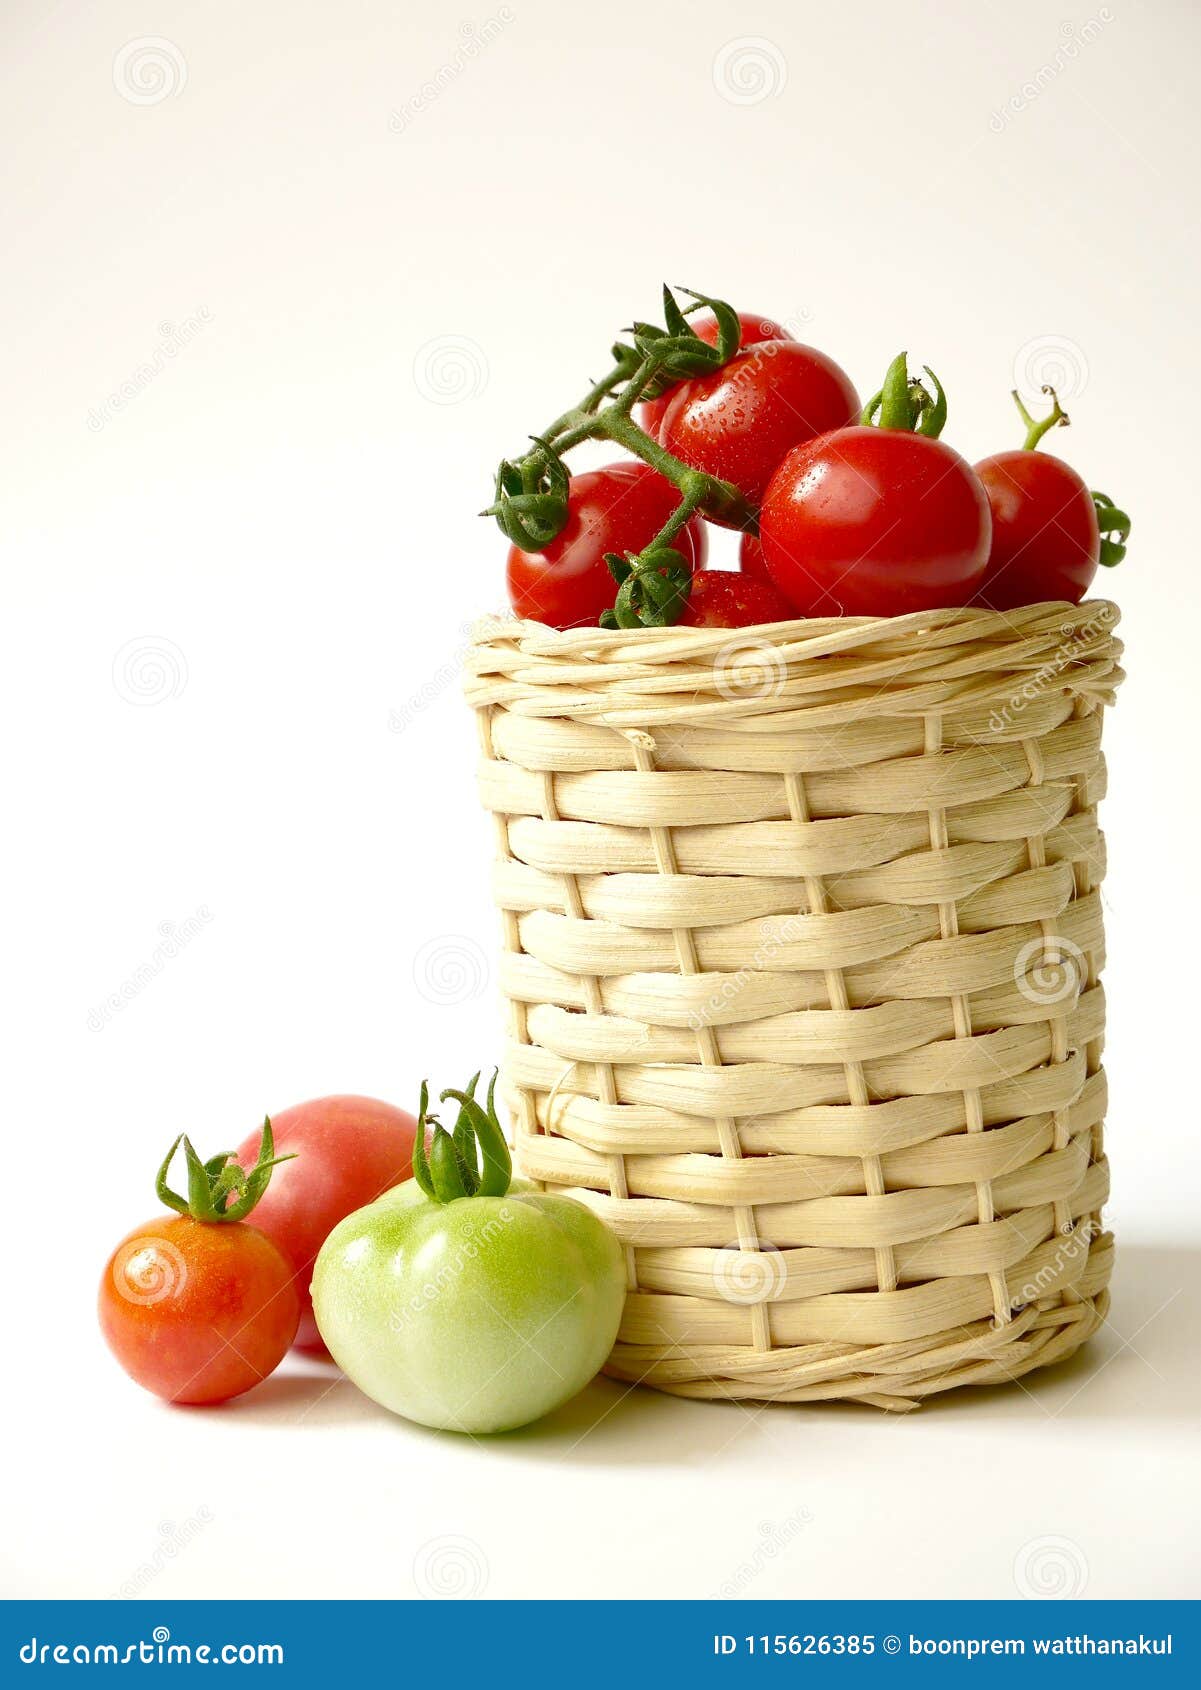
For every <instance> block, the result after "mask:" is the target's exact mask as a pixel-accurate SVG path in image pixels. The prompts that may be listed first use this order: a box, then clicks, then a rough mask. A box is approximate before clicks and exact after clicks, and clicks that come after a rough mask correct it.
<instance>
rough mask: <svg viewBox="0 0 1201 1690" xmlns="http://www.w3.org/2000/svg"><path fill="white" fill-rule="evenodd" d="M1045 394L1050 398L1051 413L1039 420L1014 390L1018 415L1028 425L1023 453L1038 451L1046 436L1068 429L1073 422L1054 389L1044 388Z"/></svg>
mask: <svg viewBox="0 0 1201 1690" xmlns="http://www.w3.org/2000/svg"><path fill="white" fill-rule="evenodd" d="M1043 392H1044V393H1045V394H1047V396H1048V397H1049V398H1050V401H1051V411H1050V414H1049V415H1048V416H1045V417H1042V418H1039V417H1033V416H1031V414H1030V412H1029V411H1028V410H1027V409H1026V407H1025V405H1024V404H1023V403H1022V396H1021V394H1020V393H1019V392H1018V390H1017V388H1016V387H1015V388H1014V389H1013V402H1014V404H1015V405H1016V406H1017V408H1018V415H1019V416H1020V417H1021V419H1022V421H1023V422H1024V423H1025V425H1026V438H1025V439H1024V440H1023V441H1022V450H1023V452H1033V451H1035V450H1037V447H1038V443H1039V441H1040V440H1041V439H1042V437H1043V435H1044V434H1046V433H1048V432H1049V430H1051V429H1053V428H1067V426H1068V424H1069V423H1070V422H1071V420H1072V419H1071V417H1069V416H1068V414H1067V412H1066V411H1064V410H1062V409H1061V408H1060V404H1059V395H1058V394H1057V393H1056V391H1055V389H1054V388H1053V387H1051V386H1046V387H1044V388H1043Z"/></svg>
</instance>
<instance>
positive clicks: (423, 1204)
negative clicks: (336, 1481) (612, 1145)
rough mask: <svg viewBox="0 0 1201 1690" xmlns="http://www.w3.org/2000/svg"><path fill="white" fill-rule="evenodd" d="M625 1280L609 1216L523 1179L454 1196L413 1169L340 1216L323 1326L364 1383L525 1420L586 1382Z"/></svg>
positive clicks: (338, 1356)
mask: <svg viewBox="0 0 1201 1690" xmlns="http://www.w3.org/2000/svg"><path fill="white" fill-rule="evenodd" d="M625 1290H626V1281H625V1262H624V1257H623V1255H622V1250H621V1246H620V1245H619V1244H618V1242H617V1240H616V1238H615V1237H614V1236H613V1234H612V1233H611V1232H610V1231H609V1229H608V1228H607V1227H606V1226H605V1225H604V1223H603V1222H602V1221H600V1220H598V1219H597V1217H596V1216H595V1215H594V1214H593V1213H592V1211H591V1210H590V1209H586V1208H585V1207H584V1205H583V1204H582V1203H576V1202H574V1201H573V1200H572V1199H571V1198H569V1197H558V1196H555V1195H553V1194H552V1193H549V1192H540V1191H535V1190H534V1189H533V1188H532V1187H531V1186H529V1185H527V1184H526V1183H525V1182H524V1181H521V1180H514V1182H513V1184H512V1186H511V1187H510V1189H509V1191H508V1192H507V1193H506V1194H505V1196H503V1197H463V1198H460V1199H458V1200H457V1201H455V1202H451V1203H437V1202H435V1201H433V1199H431V1198H428V1197H427V1196H426V1195H425V1193H424V1192H423V1191H422V1190H421V1188H420V1186H419V1185H418V1184H417V1182H416V1180H409V1181H407V1182H406V1184H404V1185H402V1186H399V1187H398V1188H397V1189H396V1190H395V1191H390V1192H389V1193H388V1194H387V1195H386V1196H385V1197H382V1198H381V1199H380V1200H379V1202H378V1203H372V1204H371V1205H369V1207H367V1208H366V1209H360V1210H359V1211H358V1213H357V1214H354V1215H350V1216H349V1217H348V1218H347V1219H346V1220H344V1221H343V1222H342V1223H341V1224H340V1225H339V1226H337V1227H335V1229H334V1231H333V1232H332V1233H331V1234H330V1236H329V1238H328V1239H327V1240H326V1242H325V1244H324V1246H323V1247H322V1250H321V1254H320V1255H319V1256H318V1258H317V1268H316V1272H315V1273H314V1275H313V1305H314V1308H315V1309H316V1311H317V1320H318V1323H319V1325H320V1327H321V1333H322V1336H323V1337H324V1339H325V1342H326V1344H327V1345H328V1346H329V1349H330V1353H331V1354H332V1355H333V1357H334V1360H335V1361H336V1362H337V1363H338V1365H339V1366H340V1367H341V1368H342V1370H343V1372H345V1373H346V1374H347V1376H348V1377H349V1378H350V1379H352V1380H353V1381H354V1383H355V1384H356V1385H357V1386H358V1387H359V1389H360V1390H361V1391H364V1392H365V1393H366V1394H367V1396H369V1397H371V1398H373V1399H374V1401H376V1402H378V1403H381V1404H382V1405H383V1406H384V1407H385V1408H389V1409H391V1410H392V1412H393V1413H394V1414H403V1415H404V1416H405V1417H406V1419H409V1420H416V1421H419V1422H420V1423H421V1424H422V1425H425V1426H436V1427H439V1428H441V1429H443V1430H447V1431H457V1432H471V1433H485V1432H499V1431H507V1430H510V1429H511V1428H512V1427H515V1426H524V1425H526V1424H528V1423H529V1422H530V1421H531V1420H537V1419H539V1418H540V1417H541V1416H542V1415H544V1414H548V1413H549V1412H550V1411H551V1410H552V1409H554V1408H557V1407H558V1406H559V1405H560V1404H561V1403H564V1402H566V1401H567V1400H568V1398H569V1397H573V1396H574V1395H575V1394H576V1392H577V1391H580V1390H582V1389H583V1387H584V1386H585V1385H586V1384H587V1383H588V1381H589V1380H590V1379H591V1378H593V1377H594V1376H595V1374H597V1373H598V1372H599V1371H600V1369H601V1367H602V1366H603V1365H604V1362H605V1359H606V1357H607V1356H608V1354H609V1351H610V1350H611V1349H612V1347H613V1342H614V1339H615V1338H616V1336H617V1328H618V1324H619V1323H620V1320H621V1313H622V1308H623V1306H624V1304H625Z"/></svg>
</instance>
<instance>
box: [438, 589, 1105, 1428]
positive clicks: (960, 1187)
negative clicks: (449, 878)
mask: <svg viewBox="0 0 1201 1690" xmlns="http://www.w3.org/2000/svg"><path fill="white" fill-rule="evenodd" d="M1116 623H1117V611H1116V609H1115V607H1114V606H1113V605H1111V604H1108V603H1106V602H1104V601H1091V602H1087V603H1085V604H1083V605H1079V606H1072V605H1064V604H1040V605H1032V606H1029V607H1027V608H1025V609H1023V610H1018V611H1014V612H1008V613H1004V614H998V613H994V612H989V611H979V610H946V611H936V612H931V613H926V614H922V615H912V616H905V617H897V618H890V619H883V620H875V619H872V620H860V619H854V620H852V619H844V620H841V621H806V622H792V623H781V624H778V625H772V626H770V627H762V628H756V629H749V630H739V631H737V632H732V631H730V630H707V629H706V630H685V629H680V628H666V629H661V630H640V631H638V632H636V633H633V634H631V633H621V632H614V633H603V632H600V631H598V630H594V629H587V630H582V631H578V632H571V633H558V632H555V631H553V630H549V629H547V628H545V627H542V626H541V625H539V624H536V623H528V622H527V623H523V622H514V621H507V622H505V621H499V620H494V621H489V622H486V623H484V624H482V625H481V626H480V627H479V628H477V629H476V631H475V634H474V637H473V642H472V646H471V648H470V653H469V657H468V664H467V667H468V678H467V695H468V699H469V702H470V703H471V704H472V705H473V706H474V708H475V710H476V712H477V715H478V721H479V729H480V736H481V742H482V750H483V761H482V767H481V774H480V784H481V792H482V797H483V802H484V804H485V806H486V807H487V809H489V810H490V811H491V812H492V814H493V816H494V818H495V825H496V835H497V844H498V848H499V860H498V863H497V870H496V882H495V891H496V900H497V903H498V904H499V907H500V910H501V911H502V915H503V934H504V938H503V944H504V949H503V953H502V957H501V985H502V991H503V995H504V998H505V1000H506V1004H507V1013H508V1018H509V1034H510V1038H509V1043H508V1046H507V1052H506V1055H505V1058H504V1061H503V1065H502V1088H503V1095H504V1096H505V1098H506V1102H507V1105H508V1107H509V1108H510V1109H511V1111H512V1115H513V1130H514V1135H515V1143H516V1150H517V1158H518V1164H519V1166H520V1167H521V1168H522V1170H523V1171H524V1172H525V1173H526V1174H527V1175H528V1176H529V1177H530V1178H532V1179H534V1180H535V1181H537V1182H539V1183H540V1184H542V1185H544V1186H546V1187H548V1188H551V1189H555V1190H559V1191H563V1192H565V1193H568V1194H570V1195H571V1196H573V1197H576V1198H579V1199H581V1200H582V1201H584V1202H586V1203H588V1204H589V1205H591V1206H592V1207H593V1208H594V1209H595V1210H596V1211H597V1212H598V1213H599V1214H600V1215H602V1216H603V1218H604V1219H605V1220H606V1221H607V1222H608V1223H609V1225H610V1226H611V1227H612V1228H613V1230H614V1231H615V1232H616V1234H617V1235H618V1237H619V1238H620V1239H621V1240H622V1241H623V1243H624V1245H625V1247H626V1257H627V1265H628V1277H629V1296H628V1300H627V1304H626V1310H625V1316H624V1320H623V1323H622V1327H621V1332H620V1334H619V1337H618V1341H617V1345H616V1347H615V1349H614V1351H613V1354H612V1357H611V1359H610V1362H609V1364H608V1371H609V1372H610V1373H611V1374H613V1375H615V1376H616V1377H618V1378H620V1379H626V1380H632V1381H641V1382H645V1383H647V1384H649V1385H654V1386H657V1387H659V1388H660V1389H663V1390H667V1391H673V1392H677V1393H680V1394H682V1395H685V1396H692V1397H723V1398H741V1399H748V1400H759V1401H765V1400H776V1401H786V1402H804V1401H810V1400H815V1399H830V1398H847V1399H854V1400H857V1401H860V1402H865V1403H871V1404H875V1405H877V1406H880V1407H883V1408H889V1409H906V1408H910V1407H913V1406H914V1405H915V1404H916V1403H917V1402H919V1401H920V1400H921V1399H922V1398H924V1397H926V1396H928V1395H930V1394H931V1393H933V1392H937V1391H945V1390H949V1389H951V1388H952V1387H955V1386H960V1385H966V1384H993V1383H996V1382H999V1381H1002V1380H1008V1379H1015V1378H1017V1377H1018V1376H1019V1375H1021V1374H1024V1373H1026V1372H1028V1371H1030V1370H1031V1369H1032V1368H1037V1367H1045V1366H1048V1365H1049V1364H1051V1363H1053V1362H1056V1361H1059V1360H1061V1359H1062V1358H1063V1357H1065V1356H1067V1355H1069V1354H1071V1352H1072V1351H1074V1350H1075V1349H1076V1348H1077V1347H1078V1346H1079V1345H1081V1344H1082V1343H1084V1341H1085V1340H1086V1339H1087V1338H1088V1337H1089V1336H1090V1334H1091V1333H1093V1332H1094V1331H1095V1330H1096V1328H1097V1327H1098V1325H1099V1324H1100V1322H1101V1321H1102V1320H1103V1318H1104V1316H1105V1311H1106V1308H1107V1305H1108V1292H1107V1284H1108V1280H1109V1276H1110V1267H1111V1262H1112V1254H1113V1250H1112V1238H1111V1236H1110V1235H1109V1234H1108V1233H1107V1232H1105V1231H1104V1230H1103V1229H1102V1225H1101V1218H1100V1215H1101V1208H1102V1204H1103V1203H1104V1201H1105V1198H1106V1195H1107V1191H1108V1169H1107V1164H1106V1160H1105V1156H1104V1151H1103V1146H1102V1121H1103V1118H1104V1114H1105V1074H1104V1071H1103V1069H1102V1066H1101V1053H1102V1042H1103V1032H1104V999H1103V995H1102V989H1101V986H1100V984H1099V981H1098V976H1099V973H1100V970H1101V965H1102V961H1103V933H1102V918H1101V901H1100V896H1099V892H1098V887H1099V884H1100V881H1101V878H1102V874H1103V872H1104V848H1103V842H1102V837H1101V834H1100V833H1099V831H1098V828H1097V812H1096V807H1097V802H1098V799H1099V798H1100V797H1101V795H1102V791H1103V787H1104V779H1105V775H1104V763H1103V760H1102V754H1101V747H1100V741H1101V721H1102V713H1103V707H1104V706H1105V705H1106V704H1109V703H1112V701H1113V697H1114V692H1115V689H1116V687H1117V685H1118V683H1119V681H1120V680H1121V678H1122V671H1121V669H1120V668H1119V666H1118V662H1119V657H1120V654H1121V646H1120V643H1119V642H1118V641H1117V640H1116V639H1115V637H1114V629H1115V626H1116Z"/></svg>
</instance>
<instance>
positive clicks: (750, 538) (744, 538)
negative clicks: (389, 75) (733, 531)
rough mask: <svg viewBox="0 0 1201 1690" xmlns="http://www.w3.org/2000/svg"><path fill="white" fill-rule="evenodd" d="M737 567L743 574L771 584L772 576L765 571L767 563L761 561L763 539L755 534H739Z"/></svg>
mask: <svg viewBox="0 0 1201 1690" xmlns="http://www.w3.org/2000/svg"><path fill="white" fill-rule="evenodd" d="M738 567H739V569H740V570H741V571H742V573H743V574H744V575H749V576H751V577H752V578H753V579H754V580H756V581H766V582H767V584H768V585H769V586H772V585H773V582H772V578H771V576H770V575H769V574H768V573H767V564H766V563H765V562H764V561H763V541H762V540H761V539H760V538H759V536H758V535H757V534H742V535H740V536H739V540H738Z"/></svg>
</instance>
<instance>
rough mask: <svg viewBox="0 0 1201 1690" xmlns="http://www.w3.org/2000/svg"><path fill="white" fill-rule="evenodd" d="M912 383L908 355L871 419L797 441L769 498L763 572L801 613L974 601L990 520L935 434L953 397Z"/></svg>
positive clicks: (976, 486) (975, 485)
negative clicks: (948, 398)
mask: <svg viewBox="0 0 1201 1690" xmlns="http://www.w3.org/2000/svg"><path fill="white" fill-rule="evenodd" d="M927 373H929V372H927ZM931 381H932V382H933V384H934V388H935V393H934V394H930V393H929V392H927V390H926V389H925V388H924V387H923V386H922V385H921V384H920V383H918V382H910V380H909V376H908V371H907V369H906V364H905V355H904V353H902V354H901V355H900V357H899V358H897V359H895V360H894V361H893V363H892V365H890V367H889V371H888V376H887V377H886V379H885V384H884V388H883V389H882V391H881V393H879V394H877V395H876V396H875V398H874V399H873V400H872V401H871V402H870V403H869V405H868V407H867V408H866V410H865V412H864V416H865V418H866V417H868V416H870V415H872V414H874V412H875V410H876V408H877V407H878V408H879V410H880V417H879V423H878V424H877V425H870V424H867V423H864V424H863V425H861V426H858V427H854V428H845V429H842V430H840V431H839V432H838V433H836V434H827V435H825V436H823V437H822V438H821V439H818V440H813V441H810V442H807V443H806V444H805V445H802V446H797V447H795V448H794V450H793V451H791V452H790V453H789V454H788V456H787V457H786V458H785V459H784V461H783V463H782V464H781V465H780V467H779V469H778V470H777V471H776V473H775V475H774V476H773V477H772V481H771V485H770V487H769V488H768V491H767V497H766V498H765V500H764V502H763V510H762V513H761V515H760V522H759V533H760V538H761V540H762V542H763V557H764V561H765V562H766V564H767V570H768V574H769V575H770V576H771V579H772V580H773V581H774V582H775V584H776V586H777V587H778V588H779V589H780V591H781V592H782V593H783V594H784V595H785V597H786V598H787V599H788V600H789V601H790V603H791V604H792V605H793V606H794V607H795V609H796V611H797V613H798V614H799V615H802V616H839V615H845V616H902V615H904V614H905V613H906V612H908V611H915V610H933V609H938V608H941V607H943V606H947V605H962V604H967V603H968V602H969V600H970V599H971V598H972V597H973V596H974V595H975V593H976V592H977V591H978V589H979V586H980V583H981V581H982V580H983V578H984V569H985V564H986V562H987V560H988V547H989V540H990V537H991V532H992V523H991V519H990V517H989V509H988V500H987V499H986V497H985V495H984V489H983V487H982V486H981V485H980V481H979V479H978V477H977V476H976V474H975V472H974V471H973V469H972V467H971V465H970V464H968V463H967V462H966V460H965V459H963V458H961V457H960V455H959V453H958V452H955V451H953V450H952V448H951V447H950V446H948V445H946V444H945V443H944V442H943V441H941V440H939V439H938V438H937V435H938V433H939V431H940V430H941V428H942V426H943V423H944V421H945V420H946V398H945V395H944V394H943V391H942V387H941V386H940V384H939V382H938V380H937V378H936V377H934V376H933V375H932V374H931Z"/></svg>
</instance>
